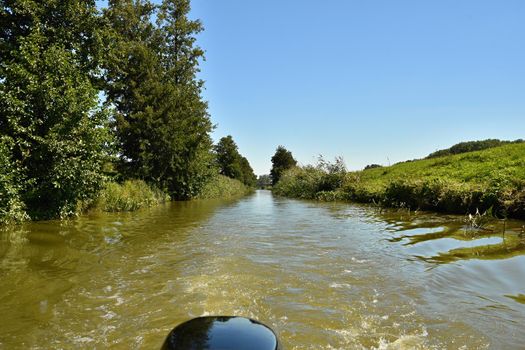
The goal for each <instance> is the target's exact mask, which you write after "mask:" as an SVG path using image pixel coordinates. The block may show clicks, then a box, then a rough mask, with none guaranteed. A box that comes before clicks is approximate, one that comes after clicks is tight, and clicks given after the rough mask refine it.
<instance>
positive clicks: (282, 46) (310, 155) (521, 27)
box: [192, 0, 525, 175]
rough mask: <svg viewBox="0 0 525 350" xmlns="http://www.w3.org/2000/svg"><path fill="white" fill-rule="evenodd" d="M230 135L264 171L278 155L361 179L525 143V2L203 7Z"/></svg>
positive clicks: (209, 3) (215, 88)
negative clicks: (320, 159)
mask: <svg viewBox="0 0 525 350" xmlns="http://www.w3.org/2000/svg"><path fill="white" fill-rule="evenodd" d="M192 7H193V10H192V17H193V18H200V19H201V20H202V21H203V23H204V26H205V28H206V30H205V32H203V33H202V34H201V35H199V37H198V44H199V45H200V46H201V47H202V48H203V49H205V50H206V57H207V60H206V62H203V63H202V65H201V68H202V74H201V77H202V78H203V79H204V80H205V81H206V88H207V89H206V91H205V92H204V97H205V99H206V100H208V101H209V111H210V114H211V117H212V120H213V122H214V123H216V124H217V128H216V130H215V132H214V135H213V137H214V139H215V140H218V139H219V138H220V137H222V136H226V135H228V134H231V135H232V136H233V138H234V140H235V141H236V142H237V144H238V146H239V150H240V152H241V154H243V155H244V156H246V157H247V158H248V160H249V161H250V163H251V164H252V167H253V168H254V170H255V173H256V174H259V175H261V174H266V173H269V170H270V167H271V162H270V158H271V156H272V155H273V153H274V152H275V149H276V147H277V146H278V145H283V146H285V147H286V148H287V149H289V150H290V151H292V153H293V155H294V157H295V158H296V159H297V160H298V161H299V162H300V163H302V164H308V163H312V162H314V161H315V159H316V158H317V156H318V155H319V154H322V155H324V156H325V157H327V158H333V157H335V156H338V155H340V156H343V157H344V159H345V161H346V164H347V166H348V168H349V169H360V168H363V167H364V166H365V165H367V164H371V163H379V164H383V165H388V163H395V162H398V161H402V160H406V159H413V158H420V157H424V156H426V155H427V154H428V153H430V152H433V151H435V150H436V149H441V148H447V147H449V146H451V145H453V144H454V143H457V142H460V141H468V140H479V139H485V138H500V139H517V138H525V20H524V18H525V1H523V0H461V1H458V0H426V1H421V0H395V1H392V0H326V1H318V0H317V1H314V0H193V1H192Z"/></svg>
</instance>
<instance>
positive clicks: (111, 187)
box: [95, 180, 170, 212]
mask: <svg viewBox="0 0 525 350" xmlns="http://www.w3.org/2000/svg"><path fill="white" fill-rule="evenodd" d="M169 200H170V197H169V196H168V195H167V194H165V193H164V192H162V191H161V190H158V189H156V188H153V187H151V186H149V185H148V184H147V183H145V182H144V181H142V180H127V181H124V182H123V183H122V184H118V183H116V182H109V183H107V184H106V186H105V188H104V189H103V190H102V192H101V193H100V195H99V197H98V199H97V201H96V202H95V208H97V209H99V210H102V211H106V212H117V211H134V210H138V209H141V208H146V207H151V206H153V205H157V204H160V203H164V202H167V201H169Z"/></svg>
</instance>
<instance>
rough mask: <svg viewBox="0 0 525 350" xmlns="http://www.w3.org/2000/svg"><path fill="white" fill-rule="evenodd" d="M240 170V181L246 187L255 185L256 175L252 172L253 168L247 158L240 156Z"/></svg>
mask: <svg viewBox="0 0 525 350" xmlns="http://www.w3.org/2000/svg"><path fill="white" fill-rule="evenodd" d="M240 163H241V172H242V180H241V181H242V183H243V184H245V185H246V186H248V187H255V185H256V184H257V176H256V175H255V174H254V173H253V169H252V167H251V165H250V162H248V159H246V158H245V157H242V156H241V161H240Z"/></svg>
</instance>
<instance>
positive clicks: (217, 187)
mask: <svg viewBox="0 0 525 350" xmlns="http://www.w3.org/2000/svg"><path fill="white" fill-rule="evenodd" d="M251 191H252V190H251V189H250V188H248V187H246V186H245V185H244V184H243V183H242V182H240V181H239V180H235V179H232V178H229V177H227V176H224V175H216V176H214V177H212V178H211V179H210V180H209V181H208V182H207V183H206V184H205V185H204V187H203V188H202V190H201V193H200V194H199V195H198V196H197V197H196V198H197V199H214V198H232V197H239V196H243V195H245V194H247V193H249V192H251Z"/></svg>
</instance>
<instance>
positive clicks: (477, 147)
mask: <svg viewBox="0 0 525 350" xmlns="http://www.w3.org/2000/svg"><path fill="white" fill-rule="evenodd" d="M522 142H523V140H521V139H518V140H515V141H502V140H498V139H487V140H481V141H468V142H460V143H457V144H455V145H454V146H452V147H450V148H447V149H442V150H438V151H436V152H433V153H431V154H429V155H428V156H427V157H426V158H437V157H443V156H449V155H453V154H461V153H467V152H474V151H481V150H484V149H488V148H494V147H498V146H502V145H506V144H509V143H522Z"/></svg>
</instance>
